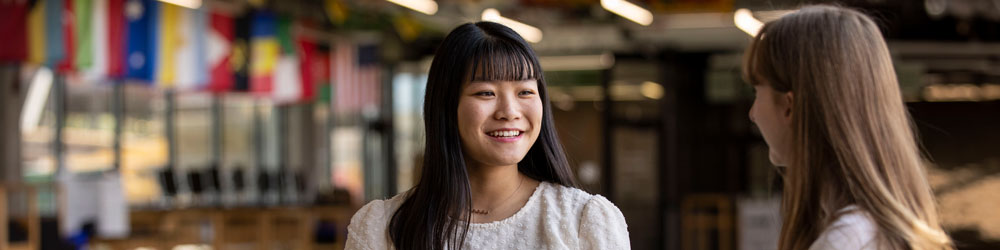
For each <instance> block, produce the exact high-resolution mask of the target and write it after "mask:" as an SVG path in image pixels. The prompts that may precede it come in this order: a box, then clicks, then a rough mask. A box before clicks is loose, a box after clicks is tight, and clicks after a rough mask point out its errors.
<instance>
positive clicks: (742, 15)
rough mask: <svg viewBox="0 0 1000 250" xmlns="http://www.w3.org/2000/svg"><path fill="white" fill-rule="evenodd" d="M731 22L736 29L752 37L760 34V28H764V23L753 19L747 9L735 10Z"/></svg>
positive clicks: (751, 13)
mask: <svg viewBox="0 0 1000 250" xmlns="http://www.w3.org/2000/svg"><path fill="white" fill-rule="evenodd" d="M733 22H734V23H735V24H736V27H737V28H740V30H742V31H743V32H746V33H747V34H749V35H750V36H754V37H756V36H757V33H759V32H760V28H761V27H764V23H762V22H761V21H760V20H757V18H754V17H753V12H750V10H748V9H738V10H736V13H733Z"/></svg>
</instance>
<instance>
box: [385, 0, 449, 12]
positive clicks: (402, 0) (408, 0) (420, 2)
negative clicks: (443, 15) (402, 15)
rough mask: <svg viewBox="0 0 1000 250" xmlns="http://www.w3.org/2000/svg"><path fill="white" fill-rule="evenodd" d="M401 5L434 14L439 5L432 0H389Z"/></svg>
mask: <svg viewBox="0 0 1000 250" xmlns="http://www.w3.org/2000/svg"><path fill="white" fill-rule="evenodd" d="M387 1H389V2H392V3H394V4H398V5H399V6H403V7H406V8H409V9H411V10H415V11H417V12H420V13H424V14H427V15H434V13H437V11H438V5H437V3H436V2H434V1H432V0H387Z"/></svg>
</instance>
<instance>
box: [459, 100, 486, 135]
mask: <svg viewBox="0 0 1000 250" xmlns="http://www.w3.org/2000/svg"><path fill="white" fill-rule="evenodd" d="M480 106H482V105H478V104H476V103H475V102H470V101H464V100H459V102H458V113H457V116H458V117H457V119H458V132H459V134H461V135H463V136H464V135H466V134H469V133H477V132H478V131H479V126H480V125H482V121H483V118H482V117H483V114H484V112H483V110H482V107H480Z"/></svg>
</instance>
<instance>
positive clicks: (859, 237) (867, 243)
mask: <svg viewBox="0 0 1000 250" xmlns="http://www.w3.org/2000/svg"><path fill="white" fill-rule="evenodd" d="M840 213H841V215H840V216H839V217H837V220H836V221H834V222H833V223H832V224H830V226H828V227H827V228H826V229H824V230H823V232H822V233H821V234H820V235H819V237H818V238H817V239H816V241H815V242H813V244H812V246H810V247H809V249H810V250H823V249H876V248H877V247H878V245H877V242H876V241H875V236H876V234H877V233H878V226H877V225H875V221H874V220H872V219H871V217H869V216H868V213H866V212H865V211H863V210H861V209H858V208H857V207H855V206H848V207H845V208H844V209H841V212H840Z"/></svg>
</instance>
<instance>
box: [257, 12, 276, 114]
mask: <svg viewBox="0 0 1000 250" xmlns="http://www.w3.org/2000/svg"><path fill="white" fill-rule="evenodd" d="M276 25H277V23H276V21H275V17H274V14H273V13H270V12H266V11H261V12H258V13H256V14H255V15H254V17H253V22H252V25H251V31H250V55H251V57H250V90H251V91H252V92H254V93H256V94H258V95H261V96H268V95H270V93H271V91H272V90H273V88H274V69H275V66H276V64H277V62H278V56H280V46H279V45H278V38H277V37H276V35H277V30H276V28H277V27H276Z"/></svg>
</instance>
